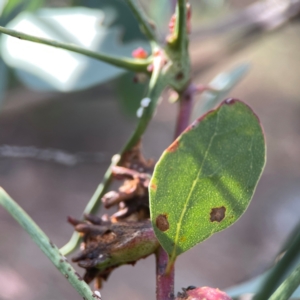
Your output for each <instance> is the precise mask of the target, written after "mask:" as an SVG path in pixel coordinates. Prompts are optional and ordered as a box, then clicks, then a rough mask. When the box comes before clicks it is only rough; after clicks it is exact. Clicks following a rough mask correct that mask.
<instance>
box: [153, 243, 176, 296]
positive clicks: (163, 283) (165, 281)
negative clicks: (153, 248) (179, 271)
mask: <svg viewBox="0 0 300 300" xmlns="http://www.w3.org/2000/svg"><path fill="white" fill-rule="evenodd" d="M168 259H169V256H168V254H167V253H166V251H165V250H164V249H163V248H162V247H161V246H160V247H159V248H158V250H157V253H156V300H173V299H174V266H172V268H171V270H170V272H169V273H168V274H166V267H167V264H168Z"/></svg>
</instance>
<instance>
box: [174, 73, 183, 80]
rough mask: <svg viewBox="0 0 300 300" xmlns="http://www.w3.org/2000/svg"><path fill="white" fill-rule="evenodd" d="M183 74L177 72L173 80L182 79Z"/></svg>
mask: <svg viewBox="0 0 300 300" xmlns="http://www.w3.org/2000/svg"><path fill="white" fill-rule="evenodd" d="M183 76H184V75H183V73H182V72H178V73H177V74H176V76H175V79H176V80H181V79H182V78H183Z"/></svg>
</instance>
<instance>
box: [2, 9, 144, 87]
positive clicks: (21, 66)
mask: <svg viewBox="0 0 300 300" xmlns="http://www.w3.org/2000/svg"><path fill="white" fill-rule="evenodd" d="M106 17H108V18H109V16H105V15H104V13H103V12H102V11H101V10H95V9H93V10H92V9H87V8H67V9H42V10H40V11H38V12H37V13H36V14H31V13H22V14H20V15H19V16H18V17H17V18H16V19H14V20H13V21H12V22H10V23H9V24H8V27H9V28H11V29H15V30H18V31H22V32H25V33H28V34H32V35H36V36H41V37H44V38H48V39H53V40H58V41H64V42H69V43H74V44H78V45H80V46H83V47H86V48H88V49H90V50H93V51H99V52H103V53H108V54H111V55H120V56H130V55H131V52H132V50H134V49H136V48H137V47H138V46H143V47H144V48H146V49H149V46H148V44H147V43H146V44H145V42H144V43H143V42H141V41H134V42H130V43H126V44H123V43H121V42H120V34H121V29H120V28H118V27H111V28H107V27H104V26H102V25H101V24H102V23H103V21H104V18H106ZM1 52H2V54H3V59H4V60H5V62H6V63H7V64H9V65H10V66H12V67H14V68H17V74H18V77H19V78H20V80H21V81H22V82H24V83H25V84H26V85H28V86H29V87H31V88H34V89H41V90H52V89H55V90H59V91H64V92H68V91H75V90H80V89H85V88H88V87H90V86H93V85H96V84H99V83H102V82H105V81H107V80H110V79H112V78H115V77H117V76H119V75H120V74H122V73H124V72H125V71H124V70H123V69H120V68H116V67H113V66H111V65H109V64H106V63H103V62H100V61H97V60H94V59H91V58H87V57H85V56H83V55H80V54H77V53H72V52H69V51H66V50H62V49H57V48H54V47H49V46H46V45H41V44H36V43H31V42H27V41H20V40H18V39H16V38H13V37H9V36H3V37H2V41H1Z"/></svg>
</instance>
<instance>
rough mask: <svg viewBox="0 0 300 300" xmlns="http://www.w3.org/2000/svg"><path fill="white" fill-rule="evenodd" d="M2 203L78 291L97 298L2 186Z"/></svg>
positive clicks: (88, 299) (92, 298) (85, 297)
mask: <svg viewBox="0 0 300 300" xmlns="http://www.w3.org/2000/svg"><path fill="white" fill-rule="evenodd" d="M0 204H1V205H2V206H3V207H4V208H5V209H6V210H7V211H8V212H9V213H10V214H11V215H12V216H13V217H14V218H15V219H16V221H17V222H19V224H20V225H21V226H22V227H23V228H24V229H25V230H26V231H27V233H28V234H29V235H30V236H31V238H32V239H33V240H34V242H35V243H36V244H37V245H38V246H39V248H40V249H41V250H42V251H43V252H44V253H45V255H47V257H48V258H49V259H50V260H51V262H52V263H53V264H54V265H55V267H56V268H57V269H58V270H59V272H60V273H61V274H62V275H63V276H64V277H65V278H66V279H67V280H68V281H69V282H70V284H71V285H72V286H73V287H74V288H75V289H76V290H77V292H78V293H79V294H80V295H81V296H82V297H84V299H86V300H95V299H97V296H96V295H95V294H94V293H93V292H92V291H91V289H90V287H89V286H88V285H87V284H86V283H85V282H84V281H83V280H82V278H81V277H80V275H79V274H78V273H77V272H76V271H75V270H74V269H73V267H72V266H71V265H70V264H69V262H68V261H67V259H66V258H65V257H64V256H62V255H61V253H60V252H59V250H58V248H57V247H56V246H55V245H54V244H53V243H52V242H51V241H50V240H49V238H48V237H47V236H46V234H45V233H44V232H43V231H42V230H41V229H40V228H39V227H38V226H37V225H36V223H35V222H34V221H33V220H32V219H31V218H30V217H29V216H28V214H27V213H26V212H25V211H24V210H23V209H22V208H21V207H20V206H19V205H18V204H17V203H16V202H15V201H14V200H13V199H11V198H10V197H9V195H8V194H7V193H6V192H5V191H4V190H3V189H2V188H0Z"/></svg>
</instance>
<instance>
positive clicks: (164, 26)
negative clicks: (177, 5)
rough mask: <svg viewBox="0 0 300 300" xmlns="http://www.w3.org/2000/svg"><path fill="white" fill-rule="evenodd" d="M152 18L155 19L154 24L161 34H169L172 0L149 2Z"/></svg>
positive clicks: (153, 0)
mask: <svg viewBox="0 0 300 300" xmlns="http://www.w3.org/2000/svg"><path fill="white" fill-rule="evenodd" d="M149 6H150V10H149V14H150V18H151V20H153V21H154V24H155V26H156V28H157V30H158V32H159V33H160V35H161V36H162V37H163V36H166V35H167V34H168V24H169V22H170V19H171V16H172V14H173V13H174V12H172V1H170V0H152V1H150V3H149Z"/></svg>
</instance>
